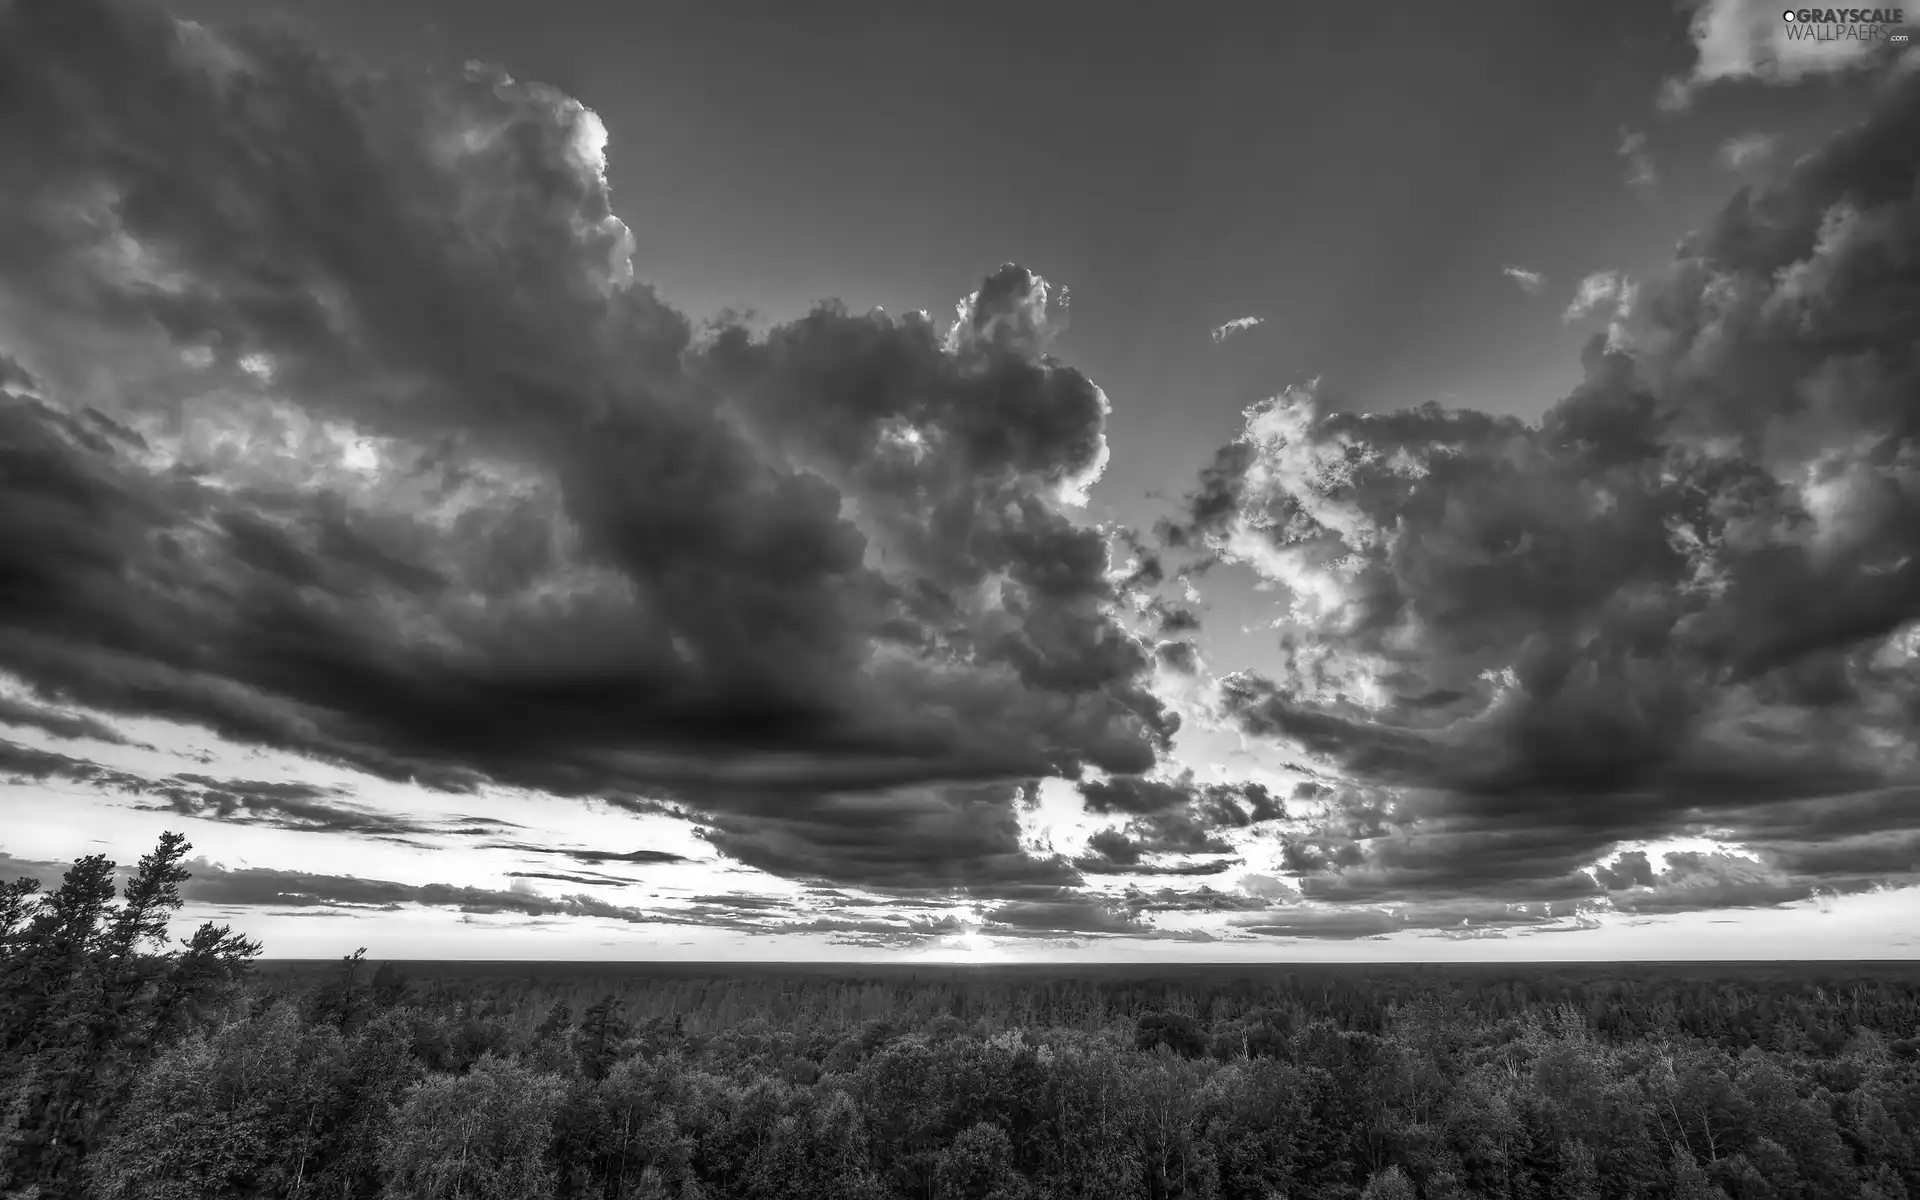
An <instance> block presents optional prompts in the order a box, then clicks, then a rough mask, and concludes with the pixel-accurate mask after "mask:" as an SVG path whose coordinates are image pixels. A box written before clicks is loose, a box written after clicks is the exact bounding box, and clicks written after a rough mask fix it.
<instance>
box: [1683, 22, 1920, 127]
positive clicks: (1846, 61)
mask: <svg viewBox="0 0 1920 1200" xmlns="http://www.w3.org/2000/svg"><path fill="white" fill-rule="evenodd" d="M1689 6H1690V7H1691V8H1692V18H1691V23H1690V32H1691V37H1692V41H1693V49H1694V56H1695V58H1694V64H1693V68H1692V70H1691V71H1689V72H1688V73H1687V74H1686V75H1684V76H1681V77H1678V78H1675V79H1672V80H1669V81H1668V82H1667V85H1666V87H1665V88H1664V89H1663V90H1662V92H1661V95H1660V103H1661V106H1662V107H1664V108H1669V109H1677V108H1684V107H1686V106H1687V105H1688V104H1690V103H1691V102H1692V99H1693V96H1694V94H1695V93H1697V92H1698V91H1699V90H1700V89H1701V88H1703V87H1706V86H1707V85H1709V84H1713V83H1718V82H1723V81H1734V80H1747V79H1751V80H1758V81H1760V82H1763V83H1768V84H1775V85H1784V84H1792V83H1798V82H1799V81H1801V80H1803V79H1807V78H1811V77H1815V76H1821V75H1833V74H1837V73H1841V72H1847V71H1857V70H1862V69H1866V68H1870V67H1873V66H1876V65H1878V64H1880V63H1883V62H1886V61H1887V60H1889V59H1890V58H1892V57H1894V56H1895V55H1897V54H1899V52H1900V51H1901V50H1902V49H1904V47H1901V46H1898V45H1895V44H1893V43H1890V42H1889V41H1888V40H1887V39H1886V38H1885V37H1883V36H1881V34H1880V33H1879V32H1878V31H1876V32H1871V33H1865V34H1862V33H1861V32H1860V31H1859V26H1857V25H1850V26H1842V27H1841V28H1848V29H1852V30H1854V32H1853V33H1850V34H1848V35H1846V36H1825V37H1823V36H1819V35H1820V34H1823V33H1824V34H1833V33H1835V32H1837V31H1836V30H1835V29H1833V28H1832V27H1831V26H1829V25H1828V23H1826V22H1818V24H1817V26H1816V27H1815V28H1816V32H1815V33H1812V34H1809V33H1808V26H1807V25H1805V24H1802V23H1801V22H1798V21H1787V20H1785V19H1784V18H1783V16H1782V14H1783V13H1785V12H1786V11H1788V6H1787V5H1785V4H1782V3H1781V2H1780V0H1689ZM1862 7H1863V8H1864V9H1866V10H1867V11H1869V12H1871V11H1872V10H1873V6H1870V5H1868V6H1862ZM1794 11H1795V12H1798V11H1800V6H1794ZM1882 11H1885V12H1887V13H1889V15H1890V14H1891V13H1892V12H1896V11H1900V10H1899V9H1898V8H1897V7H1896V6H1891V5H1889V6H1886V8H1884V9H1883V10H1882ZM1818 13H1819V10H1817V9H1816V11H1815V12H1814V13H1813V14H1811V15H1815V16H1817V15H1818ZM1888 28H1889V29H1891V28H1893V27H1891V26H1889V27H1888Z"/></svg>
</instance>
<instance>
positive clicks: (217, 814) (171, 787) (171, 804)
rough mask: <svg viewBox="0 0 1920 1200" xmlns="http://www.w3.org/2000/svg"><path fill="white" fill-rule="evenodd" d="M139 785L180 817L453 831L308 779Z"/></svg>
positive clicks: (174, 779)
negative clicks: (369, 804) (361, 801)
mask: <svg viewBox="0 0 1920 1200" xmlns="http://www.w3.org/2000/svg"><path fill="white" fill-rule="evenodd" d="M142 790H144V791H146V792H149V793H151V794H154V795H158V796H160V797H162V798H163V799H164V800H165V801H166V803H165V804H164V805H160V806H153V807H164V808H166V809H169V810H171V811H173V812H177V813H180V814H181V815H183V816H190V817H203V818H205V819H207V820H210V821H225V822H228V823H230V824H236V825H267V826H271V827H273V828H275V829H287V830H294V831H297V832H301V833H352V834H359V835H362V836H365V837H377V838H386V839H391V840H402V841H404V840H407V839H409V838H412V837H416V836H420V835H425V834H432V833H445V832H453V831H452V830H448V829H445V828H443V827H442V826H440V825H439V824H436V823H434V822H428V821H418V820H414V819H411V818H408V817H403V816H399V815H397V814H394V813H388V812H382V811H380V810H378V809H374V808H369V807H367V806H365V805H361V804H355V803H353V802H352V801H350V800H348V799H346V796H347V794H348V793H347V791H346V789H344V788H337V787H321V786H317V785H314V784H309V783H297V782H288V781H280V782H266V781H260V780H240V779H211V778H209V777H207V776H205V775H193V774H181V775H174V776H171V777H169V778H166V779H161V780H156V781H154V782H152V783H149V784H147V785H146V786H145V787H144V788H143V789H142Z"/></svg>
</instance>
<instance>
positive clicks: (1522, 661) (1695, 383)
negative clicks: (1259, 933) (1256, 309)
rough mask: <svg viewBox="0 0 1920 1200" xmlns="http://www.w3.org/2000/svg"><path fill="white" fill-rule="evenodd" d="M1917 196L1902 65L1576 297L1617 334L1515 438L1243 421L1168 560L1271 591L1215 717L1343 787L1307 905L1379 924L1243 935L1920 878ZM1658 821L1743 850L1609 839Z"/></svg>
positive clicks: (1293, 835) (1916, 102) (1309, 921)
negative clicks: (1847, 109)
mask: <svg viewBox="0 0 1920 1200" xmlns="http://www.w3.org/2000/svg"><path fill="white" fill-rule="evenodd" d="M1917 182H1920V77H1916V76H1912V75H1910V76H1908V77H1906V78H1905V79H1904V80H1902V81H1900V82H1899V83H1898V85H1897V86H1893V87H1890V89H1889V90H1888V91H1887V92H1886V93H1885V94H1884V96H1883V97H1882V101H1881V104H1880V107H1879V108H1878V110H1877V111H1876V112H1875V114H1874V115H1873V116H1872V118H1871V119H1870V120H1869V121H1868V122H1867V123H1866V124H1864V125H1862V126H1861V127H1859V128H1857V129H1854V130H1852V131H1850V132H1847V133H1845V134H1843V135H1841V136H1839V137H1837V138H1836V139H1835V140H1834V141H1833V142H1832V143H1831V144H1829V145H1828V146H1827V147H1826V148H1824V149H1823V150H1821V151H1820V152H1818V153H1816V154H1813V155H1811V156H1809V157H1807V158H1805V159H1804V160H1802V161H1800V162H1799V163H1798V164H1796V165H1795V166H1794V168H1793V169H1792V170H1791V171H1790V172H1788V173H1786V174H1784V175H1782V176H1781V177H1780V178H1778V179H1777V180H1775V181H1773V182H1772V183H1770V184H1768V185H1767V186H1765V187H1762V188H1758V189H1755V190H1752V191H1747V192H1742V193H1741V194H1740V195H1739V196H1738V197H1736V198H1735V200H1734V201H1733V202H1732V203H1730V204H1729V205H1728V206H1727V207H1726V208H1725V209H1724V210H1723V211H1721V212H1720V213H1719V214H1718V215H1717V216H1716V217H1714V218H1713V219H1712V220H1711V221H1710V222H1708V223H1707V225H1706V226H1705V228H1703V229H1702V230H1701V231H1700V232H1698V233H1697V234H1696V235H1694V236H1692V237H1691V238H1690V239H1688V240H1687V241H1686V242H1685V243H1684V244H1683V246H1682V248H1681V251H1680V254H1679V256H1678V258H1677V260H1676V261H1675V262H1674V263H1673V265H1672V266H1671V268H1670V269H1669V270H1667V271H1666V272H1665V273H1664V274H1663V275H1662V276H1660V277H1658V278H1655V279H1651V280H1648V281H1646V282H1645V283H1644V284H1643V286H1642V287H1641V288H1640V289H1639V290H1638V291H1637V293H1636V292H1634V291H1632V290H1629V289H1625V288H1624V287H1623V285H1622V281H1620V280H1619V279H1618V277H1610V278H1608V279H1605V280H1603V281H1602V283H1603V284H1604V286H1602V284H1595V283H1594V282H1593V281H1589V284H1592V287H1591V288H1588V287H1585V286H1583V296H1585V295H1586V294H1587V292H1588V291H1591V292H1592V293H1593V303H1594V304H1596V305H1597V304H1599V303H1602V302H1605V303H1608V304H1612V305H1615V306H1618V309H1619V310H1618V311H1617V312H1616V314H1615V318H1616V319H1615V328H1614V329H1613V330H1612V331H1610V333H1609V335H1608V336H1607V337H1605V338H1597V339H1595V341H1594V342H1593V343H1592V344H1591V345H1590V347H1589V349H1588V352H1587V355H1586V358H1585V379H1584V381H1583V382H1582V383H1581V384H1580V385H1579V386H1578V387H1576V388H1575V389H1574V391H1573V392H1572V394H1571V395H1569V396H1567V397H1566V398H1565V399H1564V400H1562V401H1561V402H1560V403H1559V404H1557V405H1555V406H1554V407H1553V408H1551V409H1550V410H1549V411H1548V412H1547V413H1546V414H1545V415H1544V416H1543V417H1542V418H1541V419H1540V420H1539V422H1537V423H1534V424H1529V423H1525V422H1522V421H1520V420H1517V419H1514V418H1511V417H1503V416H1493V415H1488V414H1485V413H1481V412H1476V411H1472V410H1470V409H1442V408H1439V407H1436V406H1431V405H1429V406H1425V407H1421V408H1415V409H1409V410H1406V411H1400V412H1392V413H1383V414H1366V413H1361V412H1355V411H1350V410H1349V409H1348V408H1347V407H1346V406H1342V407H1340V408H1335V407H1334V406H1331V405H1329V404H1327V403H1326V402H1325V401H1324V400H1323V399H1322V398H1321V397H1320V396H1319V395H1317V394H1316V392H1315V391H1314V390H1313V389H1311V388H1303V389H1295V390H1292V391H1289V392H1287V393H1285V394H1283V395H1280V396H1277V397H1275V398H1273V399H1271V400H1269V401H1266V402H1264V403H1261V404H1258V405H1256V406H1254V407H1253V408H1251V409H1249V410H1248V412H1247V420H1246V428H1245V432H1244V434H1243V435H1242V436H1241V438H1240V439H1239V440H1238V441H1237V442H1236V443H1234V444H1233V445H1232V446H1230V447H1228V448H1226V449H1225V450H1223V451H1222V452H1221V453H1220V455H1219V457H1218V460H1217V462H1216V463H1215V465H1214V466H1213V467H1212V468H1211V469H1210V470H1209V471H1208V472H1206V473H1205V474H1204V476H1203V478H1202V481H1201V487H1200V489H1199V491H1198V492H1196V493H1195V495H1194V496H1193V498H1192V500H1191V503H1190V504H1189V513H1188V518H1187V520H1186V521H1185V522H1184V523H1181V524H1179V525H1177V526H1175V527H1174V528H1173V529H1171V530H1170V531H1169V532H1170V533H1171V534H1172V537H1171V538H1170V540H1171V541H1172V542H1174V543H1175V544H1178V545H1183V546H1186V547H1190V548H1200V549H1202V550H1204V551H1205V552H1208V553H1210V554H1213V555H1216V556H1218V557H1220V558H1223V559H1225V560H1228V561H1232V562H1237V563H1242V564H1245V565H1246V566H1247V567H1249V568H1251V569H1252V570H1253V571H1255V572H1257V573H1258V574H1259V575H1260V576H1262V577H1263V578H1264V579H1265V580H1266V581H1268V582H1269V583H1271V584H1272V585H1274V588H1275V593H1276V594H1277V595H1278V596H1279V597H1280V598H1281V599H1280V606H1279V610H1278V612H1277V613H1276V614H1275V616H1276V618H1277V623H1276V626H1275V629H1276V640H1277V650H1278V657H1277V660H1276V661H1275V662H1274V663H1273V664H1271V665H1269V666H1265V667H1263V668H1262V669H1261V670H1259V671H1253V670H1243V671H1239V672H1235V673H1232V674H1230V675H1229V676H1228V677H1227V678H1225V679H1224V680H1223V682H1222V685H1221V688H1220V706H1221V708H1222V710H1223V711H1224V712H1225V713H1226V715H1227V716H1228V717H1229V719H1230V720H1231V721H1232V722H1233V723H1234V724H1235V725H1236V726H1237V727H1238V728H1239V729H1241V730H1242V731H1244V732H1245V733H1247V734H1250V735H1253V736H1256V737H1259V738H1262V739H1269V740H1272V741H1274V742H1276V743H1281V744H1284V745H1286V746H1289V747H1292V748H1293V749H1294V750H1295V751H1297V752H1298V753H1300V754H1302V755H1304V756H1305V761H1306V762H1307V763H1308V764H1310V765H1311V766H1312V767H1313V768H1314V769H1315V770H1316V771H1317V772H1318V773H1319V774H1320V776H1321V777H1322V778H1324V779H1326V780H1328V781H1330V783H1331V784H1332V787H1331V788H1330V789H1329V790H1327V791H1326V792H1324V793H1322V794H1316V797H1315V798H1314V800H1313V805H1312V808H1313V811H1312V814H1311V819H1310V820H1309V821H1308V822H1307V824H1306V827H1304V828H1302V829H1298V830H1295V831H1293V832H1290V833H1289V834H1288V835H1287V841H1286V847H1285V863H1284V865H1285V866H1286V867H1287V868H1288V870H1289V871H1290V872H1294V873H1296V874H1297V875H1298V877H1299V882H1300V887H1301V891H1302V894H1303V896H1304V897H1305V898H1306V902H1307V903H1308V904H1309V908H1310V909H1311V907H1312V905H1325V906H1328V907H1329V908H1330V910H1332V911H1338V912H1348V911H1349V910H1350V909H1352V907H1353V906H1355V905H1367V906H1373V907H1372V908H1371V909H1370V911H1375V912H1376V915H1374V916H1365V917H1357V916H1351V915H1349V916H1346V917H1341V918H1339V919H1337V920H1336V919H1335V918H1334V917H1330V916H1329V917H1322V916H1308V917H1304V918H1301V919H1299V920H1297V921H1294V920H1292V919H1291V918H1290V920H1289V921H1281V922H1270V921H1265V920H1264V919H1263V918H1252V919H1250V920H1249V925H1250V927H1251V926H1258V927H1259V928H1262V929H1264V930H1266V931H1268V932H1275V933H1278V932H1282V931H1283V930H1296V929H1297V930H1302V931H1304V930H1308V929H1311V928H1322V929H1324V930H1326V931H1327V932H1329V933H1331V932H1333V931H1335V930H1338V931H1342V932H1345V933H1348V934H1349V935H1352V936H1364V935H1365V933H1366V931H1368V930H1372V929H1376V928H1377V929H1380V930H1386V929H1388V928H1390V922H1389V921H1388V920H1387V918H1386V917H1385V916H1380V915H1377V914H1380V913H1384V914H1389V915H1391V916H1392V917H1393V919H1394V920H1396V921H1406V922H1411V923H1414V924H1420V925H1429V926H1438V925H1440V924H1445V923H1446V922H1444V921H1442V920H1441V919H1440V915H1444V913H1445V912H1446V911H1447V910H1446V907H1445V906H1446V905H1449V904H1459V905H1487V904H1492V905H1513V904H1520V903H1528V904H1546V905H1560V906H1565V905H1572V906H1574V908H1575V909H1576V910H1585V909H1592V908H1604V907H1609V906H1611V907H1614V908H1616V909H1620V910H1625V909H1636V910H1640V911H1671V910H1674V909H1678V908H1705V907H1715V906H1739V905H1752V904H1773V903H1780V902H1785V901H1789V900H1794V899H1805V898H1806V897H1808V896H1810V895H1812V894H1814V893H1815V892H1818V891H1829V890H1840V891H1845V890H1853V889H1861V888H1870V887H1874V886H1877V885H1879V884H1882V883H1889V884H1902V883H1910V882H1913V881H1915V880H1916V879H1920V873H1917V869H1920V858H1917V857H1916V855H1915V851H1916V849H1920V807H1917V806H1915V805H1914V803H1913V796H1914V795H1915V794H1916V793H1915V788H1916V787H1920V737H1917V736H1916V732H1915V731H1916V729H1917V728H1920V726H1917V725H1916V718H1917V717H1920V450H1917V449H1916V447H1917V446H1920V441H1917V440H1916V438H1917V436H1920V410H1917V409H1916V408H1915V407H1914V405H1913V402H1912V398H1913V397H1914V396H1916V395H1920V356H1916V353H1915V349H1914V348H1915V347H1916V346H1920V288H1916V287H1915V280H1916V278H1920V252H1916V247H1920V199H1917V197H1920V189H1917V188H1916V183H1917ZM1303 811H1304V809H1303ZM1677 837H1700V838H1709V839H1717V840H1718V842H1719V843H1721V844H1723V845H1729V846H1734V847H1744V849H1743V850H1741V851H1740V852H1738V853H1734V852H1729V853H1727V854H1722V855H1713V854H1706V855H1695V856H1693V857H1687V856H1686V855H1681V856H1679V857H1675V856H1673V855H1669V856H1667V858H1666V859H1665V860H1664V862H1663V863H1662V862H1657V861H1649V859H1648V858H1647V856H1646V855H1645V854H1644V853H1642V854H1639V855H1637V856H1636V855H1635V854H1617V853H1616V852H1617V850H1618V848H1619V847H1621V846H1622V844H1623V843H1641V844H1644V843H1647V842H1651V841H1658V840H1660V839H1668V838H1677ZM1596 864H1599V865H1598V867H1596ZM1396 906H1398V907H1396ZM1528 911H1530V912H1534V913H1535V914H1536V915H1538V914H1539V910H1537V909H1529V910H1528ZM1556 911H1558V910H1556ZM1437 914H1440V915H1437ZM1468 915H1469V916H1472V918H1473V919H1474V920H1475V921H1476V922H1478V921H1480V920H1482V919H1483V916H1482V915H1481V914H1478V913H1470V914H1468ZM1529 919H1531V918H1529ZM1555 919H1558V917H1556V918H1555ZM1314 922H1322V923H1323V924H1322V925H1319V926H1316V925H1314Z"/></svg>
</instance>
